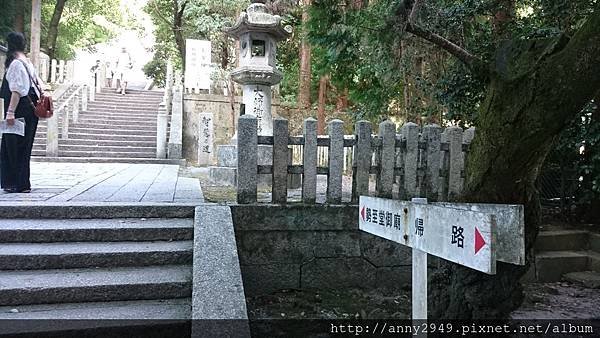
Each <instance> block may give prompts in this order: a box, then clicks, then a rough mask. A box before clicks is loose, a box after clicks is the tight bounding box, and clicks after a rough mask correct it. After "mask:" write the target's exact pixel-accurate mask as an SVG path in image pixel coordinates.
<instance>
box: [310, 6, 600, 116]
mask: <svg viewBox="0 0 600 338" xmlns="http://www.w3.org/2000/svg"><path fill="white" fill-rule="evenodd" d="M595 2H596V1H595V0H584V1H563V0H523V1H516V2H515V3H516V13H517V15H516V17H515V18H514V20H513V21H512V22H511V24H510V25H509V26H508V35H509V36H510V37H511V38H514V39H527V38H531V37H546V36H555V35H556V34H559V33H562V32H564V33H566V34H570V33H572V32H573V31H574V30H575V29H577V27H578V26H579V25H580V24H581V23H582V21H583V20H584V18H585V17H586V15H587V14H589V13H590V11H591V10H592V8H593V6H594V3H595ZM358 3H360V2H358ZM410 3H412V1H408V0H405V1H397V0H381V1H376V2H369V3H367V2H363V5H362V8H359V9H357V8H356V4H357V2H348V3H346V2H339V1H335V0H317V1H315V2H314V4H313V6H312V11H311V20H310V23H309V27H308V30H309V33H310V37H311V41H312V42H313V44H314V45H315V46H316V48H321V49H322V50H324V54H323V55H324V59H323V63H322V64H321V65H320V67H321V70H320V71H321V72H330V73H331V74H332V80H333V81H334V83H335V84H336V86H339V87H348V88H349V89H350V96H351V100H352V101H353V103H354V110H355V113H356V117H357V118H358V117H361V118H362V117H367V118H371V119H376V118H377V117H378V116H382V115H383V116H387V115H400V116H403V117H406V118H408V119H416V120H418V119H421V118H423V117H425V118H427V117H435V116H437V115H440V113H441V116H442V117H443V120H453V121H456V122H459V123H470V124H472V123H476V121H477V111H478V110H479V109H480V105H481V103H482V100H483V97H484V92H485V88H486V83H485V77H483V76H480V75H481V74H473V72H472V71H471V70H468V69H466V67H465V66H463V65H462V64H461V63H459V62H457V60H456V59H454V58H453V57H451V56H450V55H449V54H447V53H445V52H441V50H440V49H439V48H438V47H436V46H432V45H431V44H429V43H427V42H424V41H422V40H420V39H418V38H415V37H414V36H412V35H410V34H407V33H405V31H404V27H405V20H406V17H407V16H408V10H407V8H405V6H407V5H406V4H410ZM422 4H423V5H422V7H421V10H420V11H419V13H418V15H417V17H416V18H417V20H416V23H417V24H418V25H419V26H421V27H424V28H425V29H427V30H429V31H432V32H435V33H437V34H439V35H441V36H443V37H446V38H448V39H450V40H451V41H453V42H455V43H457V44H458V45H459V46H461V47H463V48H464V49H466V50H468V51H469V52H471V53H472V54H474V55H477V56H478V57H480V58H481V59H482V60H485V61H491V60H493V56H494V53H495V49H496V45H497V43H498V40H499V37H498V36H496V35H495V34H494V31H493V29H494V26H493V18H494V15H495V14H496V12H497V11H498V10H499V7H498V4H499V2H498V1H496V0H460V1H459V0H434V1H427V2H425V1H422ZM409 6H410V5H409ZM438 120H441V119H438Z"/></svg>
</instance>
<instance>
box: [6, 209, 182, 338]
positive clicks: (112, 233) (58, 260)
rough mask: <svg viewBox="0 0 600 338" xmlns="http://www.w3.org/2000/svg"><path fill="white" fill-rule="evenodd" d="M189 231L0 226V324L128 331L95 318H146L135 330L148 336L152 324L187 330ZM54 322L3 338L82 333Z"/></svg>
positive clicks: (116, 225)
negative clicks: (39, 323)
mask: <svg viewBox="0 0 600 338" xmlns="http://www.w3.org/2000/svg"><path fill="white" fill-rule="evenodd" d="M79 217H82V216H79ZM83 217H86V216H83ZM193 229H194V228H193V219H191V218H171V219H168V218H164V219H157V218H148V219H145V218H125V219H16V220H15V219H13V220H8V219H0V242H2V244H1V245H0V321H2V320H4V319H15V320H16V319H53V320H62V319H65V320H66V319H90V320H91V319H93V320H94V321H93V322H92V321H90V322H89V323H88V325H92V326H93V327H94V328H95V329H98V328H99V327H100V328H102V327H103V326H114V325H117V326H123V325H126V324H127V323H126V322H123V321H119V322H118V323H115V322H114V321H106V322H104V321H103V322H98V321H97V320H99V319H107V320H109V319H120V320H124V319H125V320H127V319H129V320H137V319H144V322H143V323H139V322H138V323H137V324H135V323H134V324H132V325H134V326H135V325H138V326H143V327H144V329H147V328H148V327H149V326H152V321H148V320H149V319H153V320H160V322H159V323H158V324H160V325H164V324H165V320H167V321H171V322H172V323H173V324H174V325H175V326H176V327H177V325H179V329H181V326H183V327H184V330H186V329H185V326H186V325H189V319H190V318H191V292H192V283H191V281H192V265H191V264H192V251H193V249H192V248H193V231H194V230H193ZM53 323H55V322H53V321H50V322H46V323H45V324H46V325H45V326H43V327H37V326H36V325H33V326H32V325H24V326H19V327H11V326H10V325H4V326H2V327H1V328H0V334H6V333H11V332H12V333H27V334H31V333H33V331H32V330H34V331H35V330H39V331H40V332H48V331H63V330H80V329H83V328H84V327H82V326H85V325H83V324H82V323H80V322H77V321H60V322H56V323H60V325H59V324H53ZM73 326H74V327H73ZM85 328H86V329H87V327H85ZM11 330H13V331H14V332H13V331H11Z"/></svg>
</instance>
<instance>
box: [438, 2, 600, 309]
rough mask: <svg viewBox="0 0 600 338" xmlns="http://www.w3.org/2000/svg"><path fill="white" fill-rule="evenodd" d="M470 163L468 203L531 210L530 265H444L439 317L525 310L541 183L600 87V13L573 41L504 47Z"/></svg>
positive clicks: (528, 230)
mask: <svg viewBox="0 0 600 338" xmlns="http://www.w3.org/2000/svg"><path fill="white" fill-rule="evenodd" d="M496 60H497V63H496V67H495V69H494V71H493V72H492V80H491V83H490V85H489V87H488V90H487V98H486V101H485V104H484V105H483V108H482V111H481V115H480V117H479V121H478V128H477V132H476V136H475V139H474V141H473V144H472V146H471V152H470V154H469V157H468V164H467V180H466V182H465V183H466V186H465V193H464V196H463V198H462V200H464V201H468V202H476V203H510V204H514V203H518V204H523V205H525V243H526V249H527V253H528V255H527V256H528V257H527V265H526V266H524V267H519V266H515V265H510V264H504V263H500V262H499V263H498V265H497V273H496V275H495V276H489V275H486V274H483V273H479V272H476V271H474V270H471V269H468V268H465V267H460V266H458V265H456V264H452V263H447V262H444V263H443V264H442V267H441V269H440V270H439V271H437V272H436V273H435V274H434V275H433V276H432V280H431V285H432V290H431V291H432V292H431V293H430V295H431V296H430V300H431V305H432V306H431V307H430V308H431V309H432V311H431V312H432V313H431V315H432V317H434V318H462V319H469V318H503V317H506V316H507V315H508V314H509V313H510V311H512V310H513V309H514V308H515V307H517V306H519V305H520V303H521V301H522V290H521V286H520V284H519V279H520V278H521V276H522V275H523V274H524V273H525V272H526V271H527V270H528V268H529V264H530V263H531V258H532V248H533V244H534V241H535V237H536V235H537V229H538V225H539V223H540V207H539V201H538V198H537V191H536V189H535V180H536V178H537V176H538V172H539V169H540V167H541V165H542V163H543V162H544V159H545V157H546V154H547V153H548V151H549V149H550V148H551V147H552V144H553V141H554V140H555V139H556V138H557V136H558V135H559V133H560V131H561V130H562V129H563V128H564V127H565V125H566V124H567V123H568V122H569V121H570V120H572V119H573V118H574V117H575V116H576V115H577V113H578V112H579V111H580V110H581V109H582V108H583V106H584V105H585V104H586V103H587V102H589V100H591V99H592V98H593V97H594V95H595V94H596V93H597V92H598V90H599V89H600V76H598V74H600V10H598V7H597V8H596V11H595V13H594V14H592V15H590V17H589V18H588V20H587V22H586V23H585V24H584V25H583V26H582V27H581V28H580V29H579V31H578V32H577V33H576V34H575V35H574V36H573V38H571V39H570V40H568V39H567V38H566V37H561V38H558V39H555V40H546V41H525V42H513V43H512V44H510V45H505V46H500V47H499V52H498V53H497V57H496Z"/></svg>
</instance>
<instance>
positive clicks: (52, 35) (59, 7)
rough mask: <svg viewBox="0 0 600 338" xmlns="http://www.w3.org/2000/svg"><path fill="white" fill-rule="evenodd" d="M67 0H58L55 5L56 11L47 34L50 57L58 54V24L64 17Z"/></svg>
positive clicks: (52, 57)
mask: <svg viewBox="0 0 600 338" xmlns="http://www.w3.org/2000/svg"><path fill="white" fill-rule="evenodd" d="M65 3H66V0H57V1H56V4H55V5H54V12H53V13H52V19H51V20H50V25H49V26H48V35H47V36H46V46H45V47H46V50H47V51H48V56H49V57H50V59H54V58H55V56H56V55H55V54H56V39H57V37H58V26H59V23H60V18H61V17H62V13H63V10H64V9H65Z"/></svg>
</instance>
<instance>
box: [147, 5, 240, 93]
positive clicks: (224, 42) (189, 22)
mask: <svg viewBox="0 0 600 338" xmlns="http://www.w3.org/2000/svg"><path fill="white" fill-rule="evenodd" d="M173 1H178V5H179V6H181V5H183V3H184V2H185V1H181V0H150V1H148V3H147V4H146V7H145V8H144V10H145V12H147V13H148V14H149V15H150V16H151V18H152V21H153V23H154V25H155V35H156V41H157V42H156V46H155V54H154V58H153V60H152V61H151V62H150V63H149V64H147V65H146V66H145V67H144V72H145V73H146V75H147V76H149V77H152V78H153V79H154V80H155V81H157V83H159V84H162V83H164V72H163V70H164V69H166V63H167V60H169V59H170V60H172V61H174V66H175V68H176V69H182V67H181V62H180V61H181V56H180V55H179V52H178V50H177V48H176V45H175V39H174V35H173V30H172V25H173V19H174V18H173V15H172V11H173ZM185 3H186V7H185V11H184V15H183V27H182V33H183V36H184V38H185V39H203V40H210V41H211V42H212V50H213V55H212V58H213V61H216V62H217V63H218V64H219V65H220V66H221V67H222V68H229V67H230V65H231V64H232V63H233V61H234V56H235V50H234V44H233V41H232V40H231V39H229V38H227V37H226V36H225V34H224V33H223V31H222V29H223V28H224V27H225V26H230V25H232V24H233V23H234V22H235V19H236V17H237V15H238V13H239V12H240V11H241V10H242V9H243V8H245V7H246V6H247V5H248V4H247V2H246V1H241V0H223V1H217V0H203V1H187V2H185ZM161 72H163V73H161Z"/></svg>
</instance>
